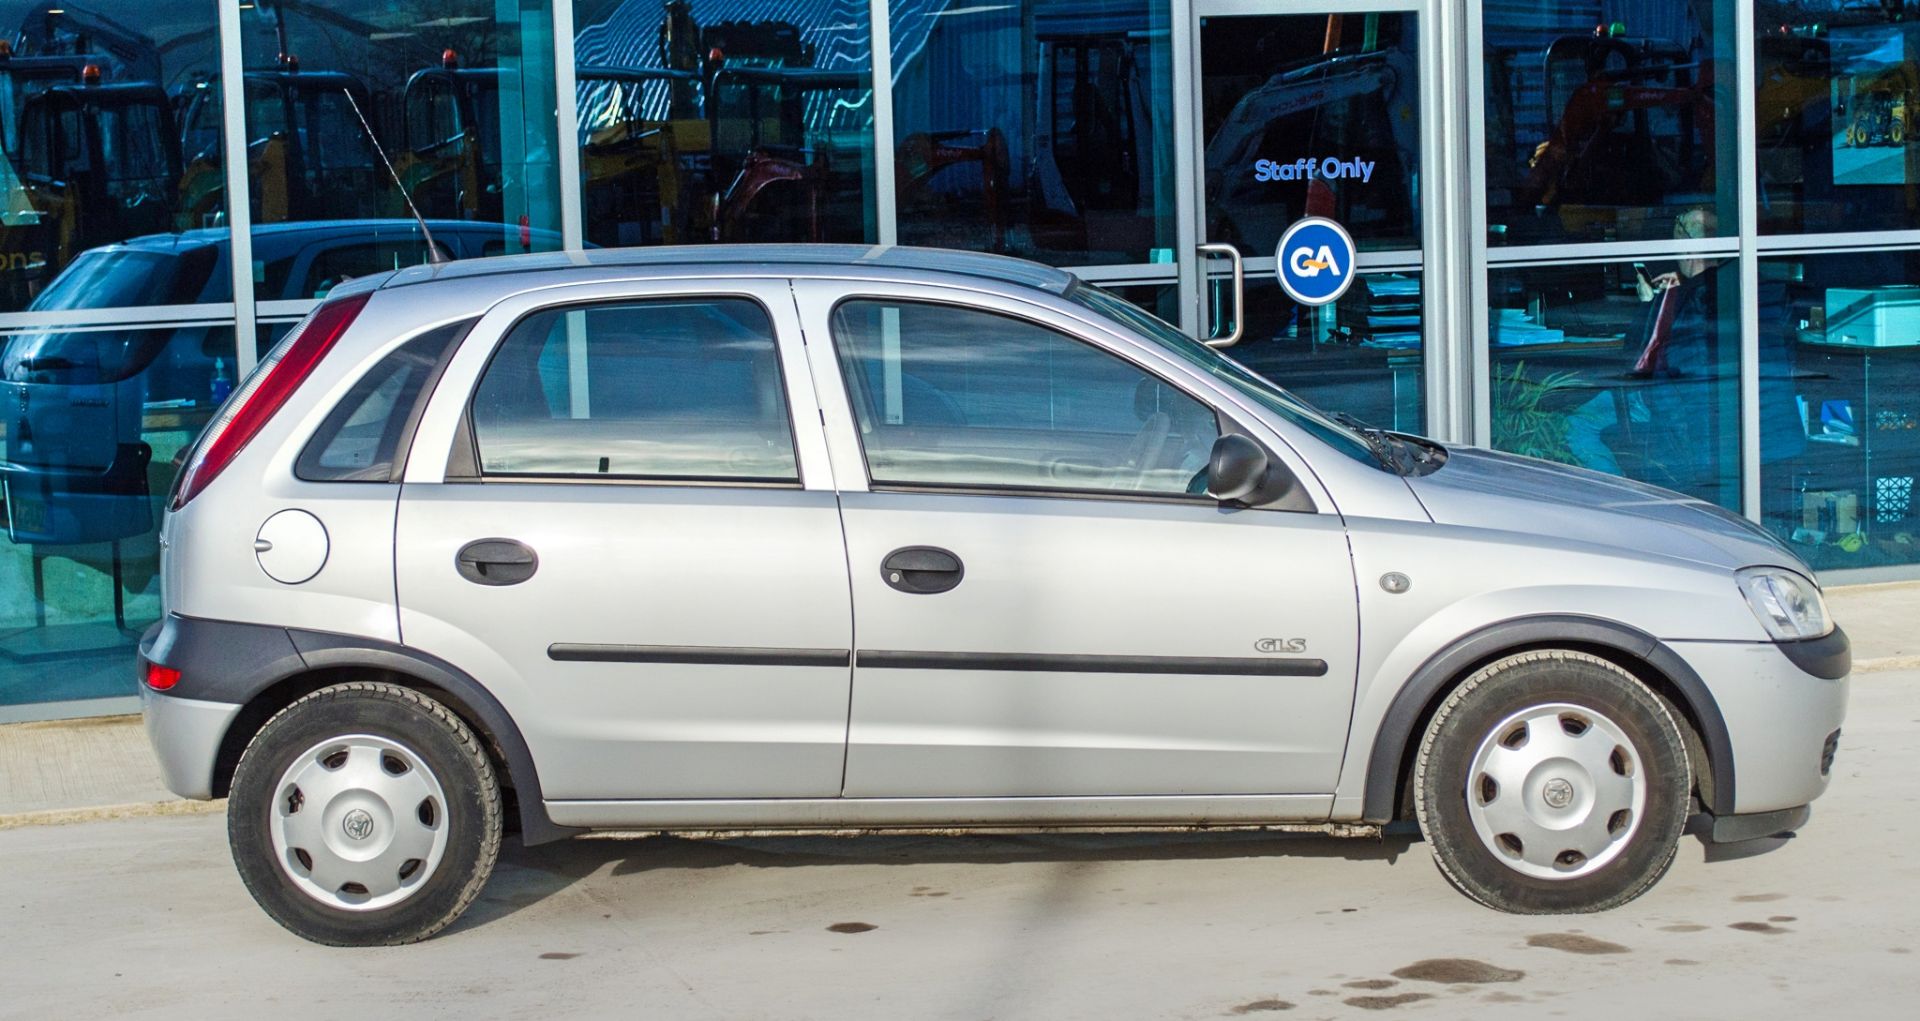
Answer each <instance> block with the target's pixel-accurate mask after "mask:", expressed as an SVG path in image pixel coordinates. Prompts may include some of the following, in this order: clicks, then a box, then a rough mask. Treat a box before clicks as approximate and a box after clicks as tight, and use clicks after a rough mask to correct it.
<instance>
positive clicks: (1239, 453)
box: [1207, 433, 1273, 503]
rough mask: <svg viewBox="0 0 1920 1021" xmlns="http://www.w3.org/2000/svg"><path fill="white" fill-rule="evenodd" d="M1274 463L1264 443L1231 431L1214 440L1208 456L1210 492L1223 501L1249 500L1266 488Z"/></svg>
mask: <svg viewBox="0 0 1920 1021" xmlns="http://www.w3.org/2000/svg"><path fill="white" fill-rule="evenodd" d="M1272 463H1273V462H1272V460H1271V459H1269V458H1268V457H1267V452H1266V450H1265V449H1264V448H1262V447H1261V446H1260V444H1258V443H1255V442H1254V441H1252V440H1250V439H1248V438H1246V437H1245V436H1241V435H1239V434H1238V433H1227V434H1226V435H1224V436H1222V437H1220V438H1219V439H1217V440H1214V441H1213V454H1212V456H1210V457H1209V458H1208V459H1207V495H1208V496H1211V497H1213V498H1214V499H1216V500H1218V501H1220V502H1221V503H1245V502H1247V500H1248V498H1249V497H1252V496H1253V495H1255V494H1256V493H1258V492H1260V490H1261V489H1263V488H1264V487H1265V485H1266V482H1267V471H1268V469H1269V468H1270V467H1271V466H1272Z"/></svg>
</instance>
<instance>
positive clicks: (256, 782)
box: [227, 682, 501, 946]
mask: <svg viewBox="0 0 1920 1021" xmlns="http://www.w3.org/2000/svg"><path fill="white" fill-rule="evenodd" d="M500 830H501V806H500V787H499V783H498V782H497V780H496V779H495V776H494V771H493V764H492V763H491V762H490V761H489V760H488V758H487V753H486V750H485V749H484V748H483V747H482V746H481V743H480V740H479V738H478V737H477V736H475V734H474V733H473V731H472V729H471V728H469V727H468V726H467V725H466V723H464V722H463V721H462V720H461V719H460V717H459V716H457V715H455V714H454V713H453V712H452V711H451V710H449V709H448V708H447V707H446V706H444V705H442V704H440V703H439V702H437V701H435V700H433V699H431V698H428V697H426V696H425V695H422V694H420V693H419V692H416V691H412V690H410V689H407V688H402V687H398V686H395V685H391V684H379V683H359V682H356V683H348V684H337V685H334V686H332V687H328V688H322V689H321V690H319V691H316V692H314V693H313V694H311V695H308V696H306V697H305V698H302V699H300V700H299V701H297V702H295V703H293V704H292V705H290V706H288V707H287V708H285V709H283V710H281V711H280V713H279V714H277V715H275V716H274V717H273V718H272V719H270V720H268V721H267V724H266V726H264V727H262V728H261V729H260V732H259V733H258V734H256V735H254V738H253V740H252V742H251V743H250V744H248V746H247V749H246V752H245V753H244V754H243V755H242V756H241V758H240V763H239V765H238V766H237V767H236V768H235V770H234V775H233V786H232V792H231V797H230V799H229V801H228V804H227V839H228V843H229V844H230V845H231V847H232V850H233V861H234V865H235V866H236V867H237V868H238V869H239V871H240V878H241V879H242V880H243V881H244V882H245V883H246V885H247V889H248V891H249V892H251V893H252V894H253V897H254V899H255V900H256V901H258V902H259V904H260V906H261V907H262V908H264V909H265V910H266V912H267V914H269V915H271V916H272V917H273V919H274V921H276V922H279V923H280V924H281V925H283V926H286V927H287V928H288V929H290V930H292V931H293V932H294V933H295V934H297V935H299V936H302V937H305V938H306V939H309V940H312V941H314V942H316V943H325V944H328V945H332V946H379V945H392V944H399V943H411V942H414V941H416V940H422V939H426V938H427V937H429V936H431V935H433V934H434V933H436V932H439V931H440V930H441V929H443V928H445V927H446V926H447V925H448V924H449V923H451V922H452V921H453V920H454V919H455V918H458V917H459V916H460V913H461V912H463V911H465V910H466V908H467V905H468V904H470V903H472V901H473V899H474V898H475V897H476V896H478V895H479V893H480V888H481V886H482V885H484V884H485V883H486V880H487V876H488V875H489V874H491V873H492V871H493V865H494V861H495V859H496V858H497V857H498V856H499V853H500Z"/></svg>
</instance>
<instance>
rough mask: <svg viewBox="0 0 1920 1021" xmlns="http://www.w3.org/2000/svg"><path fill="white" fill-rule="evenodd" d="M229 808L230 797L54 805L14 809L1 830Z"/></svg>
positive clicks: (3, 818)
mask: <svg viewBox="0 0 1920 1021" xmlns="http://www.w3.org/2000/svg"><path fill="white" fill-rule="evenodd" d="M226 810H227V801H226V799H225V798H221V799H220V800H218V801H187V800H185V799H175V800H173V801H138V802H134V803H132V804H126V805H93V806H91V807H88V808H53V809H46V810H44V811H39V812H14V813H13V814H11V815H0V830H13V829H19V828H21V827H23V826H65V825H68V824H69V823H77V822H106V821H108V820H112V819H143V818H147V817H149V816H159V815H208V814H212V813H215V812H224V811H226Z"/></svg>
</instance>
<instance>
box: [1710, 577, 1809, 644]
mask: <svg viewBox="0 0 1920 1021" xmlns="http://www.w3.org/2000/svg"><path fill="white" fill-rule="evenodd" d="M1734 577H1735V578H1737V579H1738V580H1739V582H1740V594H1741V595H1743V596H1746V597H1747V606H1748V607H1750V608H1751V609H1752V610H1753V615H1754V616H1755V617H1758V618H1760V626H1761V627H1763V628H1766V629H1767V634H1770V635H1772V636H1773V639H1774V641H1777V642H1791V641H1796V640H1798V639H1802V638H1821V637H1824V636H1826V635H1829V634H1832V633H1833V618H1832V617H1829V616H1827V601H1826V599H1825V598H1823V597H1822V596H1821V595H1820V587H1819V586H1818V585H1815V584H1814V583H1813V582H1812V580H1810V579H1808V578H1807V577H1806V576H1804V575H1801V574H1798V573H1796V572H1794V571H1789V570H1787V569H1786V568H1784V567H1749V568H1747V569H1746V570H1743V571H1739V572H1737V573H1736V574H1735V575H1734Z"/></svg>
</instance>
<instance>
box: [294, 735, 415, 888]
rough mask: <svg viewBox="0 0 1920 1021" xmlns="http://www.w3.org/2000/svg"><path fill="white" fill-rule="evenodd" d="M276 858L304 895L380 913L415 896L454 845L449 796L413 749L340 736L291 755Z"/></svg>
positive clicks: (378, 740)
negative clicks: (449, 829)
mask: <svg viewBox="0 0 1920 1021" xmlns="http://www.w3.org/2000/svg"><path fill="white" fill-rule="evenodd" d="M274 792H275V793H274V806H273V820H272V825H271V827H270V829H271V831H272V836H273V851H274V858H275V860H276V861H278V862H279V864H280V870H281V871H282V872H283V873H285V874H286V876H287V878H288V879H290V880H292V881H293V885H294V886H296V887H298V888H299V890H300V891H301V892H302V893H305V894H306V895H307V896H309V897H312V898H313V899H314V900H317V901H319V902H320V903H322V904H325V905H327V906H328V907H334V908H340V909H343V910H347V911H372V910H374V909H376V908H383V907H387V906H389V905H392V904H397V903H399V902H400V901H403V900H405V899H407V898H408V897H410V896H412V895H413V893H414V892H415V891H417V890H419V889H420V887H421V886H422V885H424V884H425V883H426V881H427V879H428V877H430V876H432V875H433V871H434V869H436V868H438V867H439V865H440V859H441V858H442V857H444V856H445V854H446V850H447V807H446V806H447V798H446V793H445V792H444V791H443V790H442V789H441V787H440V781H439V779H437V778H436V777H435V776H434V775H433V771H432V770H430V769H428V768H427V765H426V763H425V762H424V761H423V760H422V759H421V758H420V756H419V755H418V754H416V753H415V752H414V751H413V750H412V749H411V748H408V747H407V746H405V745H403V744H399V743H397V742H395V741H391V740H388V739H387V738H384V737H373V736H371V735H367V734H354V735H351V736H348V737H338V738H332V739H330V740H327V741H322V742H320V743H319V744H316V745H314V746H313V747H312V748H309V749H307V750H306V751H305V752H303V753H302V754H301V755H299V756H298V757H297V758H295V759H294V760H293V763H292V765H289V766H288V767H287V770H286V772H285V773H283V774H281V776H280V783H279V784H278V785H277V786H276V787H275V788H274Z"/></svg>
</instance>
